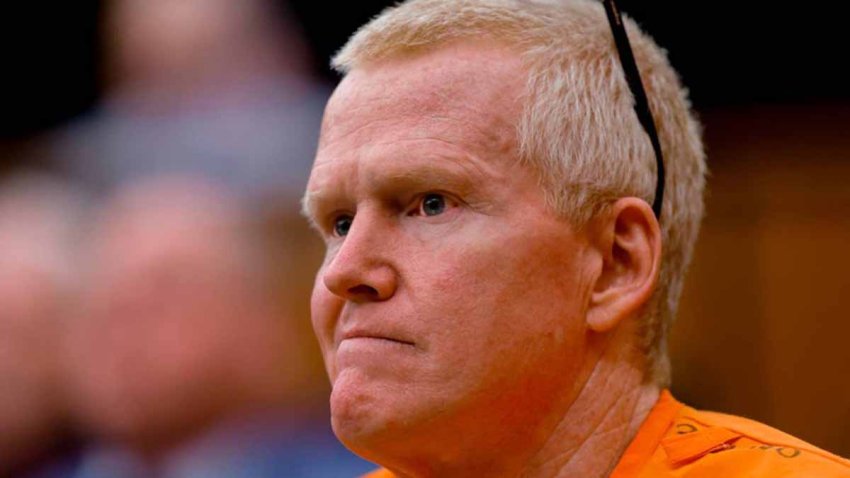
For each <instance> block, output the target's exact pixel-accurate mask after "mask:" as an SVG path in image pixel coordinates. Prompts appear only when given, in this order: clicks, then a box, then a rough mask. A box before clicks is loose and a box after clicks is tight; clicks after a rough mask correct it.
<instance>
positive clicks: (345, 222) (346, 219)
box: [334, 214, 354, 237]
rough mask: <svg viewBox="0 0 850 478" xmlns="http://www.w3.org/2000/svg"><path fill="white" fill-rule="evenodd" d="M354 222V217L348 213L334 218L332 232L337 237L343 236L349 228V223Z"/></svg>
mask: <svg viewBox="0 0 850 478" xmlns="http://www.w3.org/2000/svg"><path fill="white" fill-rule="evenodd" d="M352 222H354V217H353V216H349V215H347V214H346V215H342V216H339V217H337V218H336V219H334V234H336V235H337V236H339V237H343V236H345V235H347V234H348V230H349V229H351V223H352Z"/></svg>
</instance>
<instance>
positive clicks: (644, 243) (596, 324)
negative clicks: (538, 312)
mask: <svg viewBox="0 0 850 478" xmlns="http://www.w3.org/2000/svg"><path fill="white" fill-rule="evenodd" d="M597 219H598V221H596V223H595V224H594V225H593V226H592V227H593V229H594V233H595V234H594V237H595V239H594V240H593V245H594V247H595V248H596V249H597V251H598V252H599V254H600V255H601V258H602V264H601V268H602V269H601V271H599V275H598V277H597V278H596V282H595V283H594V284H593V289H592V293H591V297H590V304H589V308H588V312H587V324H588V327H590V329H591V330H593V331H595V332H607V331H609V330H611V329H613V328H614V327H616V326H617V324H619V323H620V322H621V321H622V320H623V319H625V318H627V317H630V316H632V315H633V314H634V313H635V312H636V311H638V310H639V309H640V308H641V307H642V306H643V305H644V304H646V303H647V302H648V301H649V299H650V297H652V293H653V292H654V291H655V285H656V283H657V281H658V274H659V270H660V267H661V229H660V227H659V225H658V220H657V219H656V218H655V214H654V213H653V212H652V208H651V207H650V206H649V204H647V203H646V202H645V201H644V200H642V199H638V198H634V197H628V198H621V199H619V200H617V201H616V202H615V203H614V204H613V205H612V206H611V208H610V209H609V210H608V211H607V213H603V214H601V215H600V217H599V218H597Z"/></svg>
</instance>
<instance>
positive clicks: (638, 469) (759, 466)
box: [364, 390, 850, 478]
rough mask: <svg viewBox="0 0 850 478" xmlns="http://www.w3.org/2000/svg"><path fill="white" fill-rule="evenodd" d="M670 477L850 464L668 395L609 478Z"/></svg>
mask: <svg viewBox="0 0 850 478" xmlns="http://www.w3.org/2000/svg"><path fill="white" fill-rule="evenodd" d="M668 477H669V478H674V477H675V478H751V477H753V478H754V477H765V478H780V477H782V478H795V477H800V478H839V477H841V478H850V460H845V459H844V458H841V457H838V456H835V455H833V454H831V453H829V452H826V451H824V450H821V449H820V448H817V447H815V446H813V445H810V444H808V443H806V442H804V441H802V440H799V439H797V438H794V437H792V436H790V435H788V434H785V433H782V432H780V431H779V430H776V429H773V428H771V427H769V426H767V425H763V424H761V423H758V422H755V421H752V420H748V419H746V418H741V417H735V416H732V415H724V414H722V413H714V412H704V411H700V410H694V409H693V408H691V407H688V406H686V405H684V404H682V403H679V402H678V401H676V399H675V398H673V396H672V395H670V392H668V391H666V390H665V391H663V392H661V397H660V398H659V400H658V403H656V404H655V407H653V409H652V411H651V412H650V414H649V416H648V417H647V418H646V421H644V423H643V425H641V427H640V430H638V433H637V436H635V438H634V440H633V441H632V443H631V444H630V445H629V446H628V448H626V452H625V453H624V454H623V456H622V458H620V462H619V463H618V464H617V466H616V467H615V468H614V471H613V472H612V473H611V475H610V477H609V478H668ZM364 478H394V475H393V474H392V473H391V472H389V471H387V470H378V471H375V472H373V473H370V474H369V475H366V477H364Z"/></svg>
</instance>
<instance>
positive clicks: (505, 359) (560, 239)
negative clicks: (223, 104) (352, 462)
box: [307, 43, 592, 476]
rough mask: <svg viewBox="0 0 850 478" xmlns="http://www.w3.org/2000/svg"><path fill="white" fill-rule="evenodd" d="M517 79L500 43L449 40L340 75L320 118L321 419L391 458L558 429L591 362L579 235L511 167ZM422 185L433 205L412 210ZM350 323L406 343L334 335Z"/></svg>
mask: <svg viewBox="0 0 850 478" xmlns="http://www.w3.org/2000/svg"><path fill="white" fill-rule="evenodd" d="M524 82H525V73H524V69H523V67H522V65H521V63H520V60H519V58H518V57H517V56H516V55H515V54H513V53H512V52H510V51H506V50H503V49H499V48H493V47H486V46H483V45H475V44H468V43H467V44H457V45H452V46H448V47H442V48H440V49H438V50H436V51H433V52H427V53H424V54H416V55H412V56H410V57H403V58H392V59H390V60H386V61H383V62H380V63H377V64H374V65H369V66H367V67H363V68H358V69H356V70H354V71H353V72H351V73H350V74H349V75H348V76H346V78H345V79H344V80H343V81H342V83H341V84H340V86H339V87H338V88H337V90H336V92H335V93H334V95H333V97H332V99H331V101H330V102H329V104H328V107H327V110H326V113H325V119H324V122H323V126H322V133H321V140H320V145H319V151H318V154H317V157H316V161H315V165H314V168H313V172H312V175H311V178H310V182H309V184H308V187H307V197H308V198H310V199H309V201H314V202H313V203H312V204H311V205H310V206H309V208H310V209H311V211H313V212H314V217H313V219H314V221H315V222H316V223H317V224H318V226H319V227H320V228H321V229H322V230H323V231H324V233H323V234H324V236H325V239H326V241H327V246H328V251H327V256H326V259H325V261H324V264H323V265H322V267H321V269H320V270H319V272H318V274H317V277H316V282H315V287H314V291H313V296H312V310H313V312H312V320H313V326H314V329H315V331H316V335H317V337H318V339H319V343H320V345H321V348H322V352H323V355H324V359H325V363H326V365H327V370H328V374H329V376H330V379H331V382H332V384H333V393H332V396H331V411H332V416H333V419H332V421H333V427H334V430H335V432H336V434H337V435H338V437H339V438H340V439H341V440H342V441H343V442H344V443H345V444H346V445H347V446H349V447H350V448H352V449H353V450H354V451H356V452H357V453H359V454H361V455H363V456H365V457H367V458H370V459H372V460H375V461H379V462H380V463H382V464H384V465H388V466H394V467H395V468H396V469H397V470H402V471H406V472H409V473H410V474H416V475H422V476H425V475H429V476H439V475H441V474H442V473H443V472H444V471H446V470H448V469H450V468H451V467H452V466H453V464H455V463H457V462H458V461H461V460H462V461H464V462H465V463H466V464H467V466H470V464H471V466H472V467H473V468H476V467H477V468H476V469H477V470H478V471H480V472H484V471H485V470H487V469H488V466H491V465H492V464H491V463H489V461H488V460H489V458H487V454H488V453H491V452H492V450H494V449H506V447H515V448H516V449H520V448H522V446H519V445H523V446H524V445H526V444H527V442H529V441H539V440H540V439H541V438H540V437H542V436H544V435H545V434H547V433H549V432H550V431H551V429H552V428H553V427H555V425H556V424H555V422H554V421H553V420H554V419H552V420H550V419H549V418H547V417H559V416H561V414H560V411H563V410H565V409H566V408H568V407H569V404H570V403H572V401H573V400H574V399H575V397H576V395H577V394H578V391H579V390H580V388H581V385H582V384H581V383H577V382H578V381H579V380H580V377H581V376H582V373H583V370H586V368H587V367H588V365H587V364H586V363H585V355H586V354H585V351H586V348H587V347H588V343H587V341H588V338H587V336H588V334H587V331H586V325H585V323H584V319H583V318H584V317H585V312H586V308H587V304H588V300H589V296H590V293H591V291H590V288H591V287H592V286H591V285H590V284H591V282H592V278H591V277H589V273H588V272H587V267H586V265H585V264H586V257H585V253H586V251H587V249H588V245H587V239H586V238H585V237H584V235H583V233H582V232H580V231H576V230H575V229H574V228H572V227H571V226H570V225H569V224H568V223H566V222H565V221H563V220H561V219H559V218H557V217H556V216H555V215H554V214H553V213H552V212H551V211H549V210H548V209H547V208H546V207H545V205H544V198H543V194H542V191H541V189H540V187H539V186H538V179H537V177H536V175H535V174H534V173H533V172H532V171H531V170H530V169H528V168H527V167H526V166H524V165H521V164H519V161H518V158H517V154H516V134H515V127H516V124H517V120H518V118H519V114H520V111H521V108H522V105H521V98H520V95H521V92H522V90H523V84H524ZM422 169H431V170H433V171H436V172H435V173H434V174H433V175H428V177H427V178H426V179H422V180H421V181H420V183H421V184H419V183H415V181H413V182H414V183H415V185H414V186H411V188H409V189H402V190H398V188H394V187H393V186H392V184H393V183H394V181H395V179H394V178H400V177H402V178H403V177H406V172H409V171H419V170H422ZM409 175H410V176H416V177H418V173H410V174H409ZM441 175H445V176H446V180H445V181H443V180H441V179H440V178H441V177H442V176H441ZM449 176H451V177H452V178H453V179H448V178H449ZM458 177H459V178H461V180H460V181H456V179H457V178H458ZM456 184H457V185H456ZM447 185H448V186H447ZM452 188H454V189H456V190H454V189H452ZM433 191H436V192H439V193H441V194H444V195H445V197H446V198H447V202H446V208H445V210H444V211H443V212H442V213H441V214H438V215H434V216H428V215H424V214H422V213H421V212H420V211H421V209H420V206H421V205H419V203H418V202H417V201H420V200H421V198H422V195H424V194H426V193H429V192H433ZM340 211H342V212H344V213H346V214H351V215H353V216H354V220H353V223H352V225H351V228H350V230H349V231H348V234H347V235H346V236H345V237H336V236H334V235H333V229H332V224H333V220H334V217H337V216H335V214H339V213H340ZM352 328H360V329H364V330H367V331H370V332H375V335H383V336H387V337H390V338H393V339H397V340H403V341H404V342H409V343H410V344H407V343H400V342H398V341H391V340H364V339H355V340H343V336H344V333H345V331H346V330H350V329H352ZM447 444H448V445H449V446H447ZM518 459H519V457H518ZM476 460H480V463H477V464H476ZM442 467H445V469H442ZM446 476H447V475H446Z"/></svg>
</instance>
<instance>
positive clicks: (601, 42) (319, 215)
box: [304, 0, 850, 477]
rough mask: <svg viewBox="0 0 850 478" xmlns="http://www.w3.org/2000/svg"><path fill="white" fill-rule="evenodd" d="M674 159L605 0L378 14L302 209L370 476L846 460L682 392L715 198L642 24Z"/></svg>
mask: <svg viewBox="0 0 850 478" xmlns="http://www.w3.org/2000/svg"><path fill="white" fill-rule="evenodd" d="M627 29H628V30H629V37H630V38H631V41H632V46H633V47H634V55H635V58H636V59H637V62H638V64H639V65H640V67H641V76H642V77H643V82H644V85H645V88H646V92H647V95H648V97H649V105H650V107H651V110H652V112H653V114H654V115H655V124H656V125H657V129H658V136H659V137H660V142H661V146H662V147H663V155H664V161H665V162H664V166H665V169H666V186H667V191H666V194H665V195H664V198H663V202H662V203H661V207H662V209H661V211H660V218H656V214H655V213H654V211H653V208H652V207H651V206H650V204H652V203H653V202H654V200H655V199H656V182H657V181H658V179H657V178H658V177H659V176H661V175H660V174H658V173H659V172H657V171H656V163H655V155H654V154H653V153H654V151H653V147H652V145H651V142H650V140H648V139H647V134H646V133H645V132H644V130H643V129H642V127H641V123H639V122H638V117H637V116H636V115H635V111H634V110H633V103H632V102H633V99H632V94H631V93H630V89H629V87H628V86H627V83H626V80H625V77H624V75H623V70H622V68H621V67H620V62H619V60H618V56H617V50H616V49H615V46H614V41H613V39H612V32H611V29H610V27H609V24H608V22H607V21H606V19H605V14H604V13H603V8H602V6H601V5H600V4H597V3H594V2H591V1H580V0H575V1H562V2H551V1H550V2H544V1H537V2H532V1H520V0H513V1H512V0H464V1H439V0H413V1H409V2H406V3H404V4H402V5H400V6H399V7H396V8H394V9H391V10H388V11H386V12H384V13H383V14H382V15H381V16H379V17H378V18H376V19H375V20H373V21H372V22H371V23H369V24H368V25H367V26H365V27H363V28H362V29H361V30H360V31H359V32H358V33H357V34H355V35H354V37H353V38H352V39H351V40H350V41H349V43H348V44H347V45H346V46H345V47H344V48H343V49H342V50H341V52H340V53H339V54H338V55H337V57H336V58H335V59H334V65H335V66H336V67H337V68H338V69H339V70H340V71H342V72H344V73H346V76H345V78H344V79H343V81H342V82H341V84H340V85H339V87H338V88H337V90H336V91H335V93H334V95H333V97H332V98H331V100H330V102H329V104H328V106H327V109H326V112H325V118H324V121H323V126H322V131H321V139H320V143H319V150H318V153H317V157H316V161H315V164H314V167H313V172H312V175H311V178H310V181H309V184H308V186H307V192H306V195H305V199H304V202H305V210H306V212H307V214H308V216H309V217H310V219H311V221H312V222H313V223H314V225H315V226H316V228H317V229H318V230H319V231H320V233H321V234H322V236H323V238H324V239H325V241H326V244H327V255H326V259H325V262H324V264H323V265H322V267H321V269H320V271H319V273H318V276H317V279H316V283H315V286H314V292H313V298H312V306H313V325H314V328H315V331H316V334H317V336H318V338H319V342H320V344H321V346H322V350H323V354H324V358H325V362H326V366H327V370H328V373H329V375H330V378H331V381H332V383H333V393H332V396H331V411H332V422H333V427H334V430H335V432H336V434H337V436H338V437H339V438H340V440H342V441H343V442H344V443H345V444H346V445H347V446H348V447H349V448H351V449H352V450H354V451H355V452H357V453H358V454H360V455H362V456H364V457H366V458H368V459H370V460H372V461H375V462H377V463H380V464H381V465H383V466H384V467H385V469H384V470H381V471H379V472H376V474H375V476H411V477H426V476H439V477H451V476H506V477H510V476H525V477H551V476H559V477H573V476H576V477H602V476H615V477H625V476H647V477H648V476H652V477H655V476H662V477H666V476H700V477H701V476H724V477H727V476H754V475H755V474H756V473H758V475H759V476H787V475H788V474H789V473H800V472H802V473H804V474H809V475H810V476H848V475H850V465H848V463H847V462H846V461H844V460H842V459H840V458H838V457H835V456H832V455H829V454H828V453H826V452H823V451H821V450H818V449H816V448H814V447H812V446H810V445H808V444H805V443H803V442H801V441H799V440H796V439H794V438H792V437H789V436H787V435H784V434H782V433H780V432H778V431H775V430H773V429H770V428H768V427H765V426H763V425H759V424H756V423H753V422H749V421H746V420H744V419H739V418H735V417H728V416H723V415H716V414H710V413H705V412H697V411H695V410H693V409H690V408H688V407H685V406H684V405H682V404H680V403H678V402H676V401H675V400H674V399H673V398H672V396H670V394H669V393H668V392H667V391H666V390H665V387H666V385H667V383H668V381H669V362H668V359H667V355H666V350H665V340H666V335H667V330H668V328H669V324H670V322H671V320H672V318H673V316H674V313H675V310H676V302H677V299H678V296H679V292H680V290H681V286H682V280H683V276H684V272H685V269H686V267H687V264H688V260H689V258H690V254H691V250H692V247H693V243H694V241H695V239H696V235H697V230H698V226H699V221H700V218H701V216H702V191H703V185H704V174H705V161H704V152H703V148H702V144H701V140H700V128H699V125H698V123H697V122H696V121H695V120H694V118H693V116H692V114H691V113H690V112H689V104H688V101H687V98H686V95H685V93H684V90H683V88H682V87H681V86H680V84H679V81H678V78H677V76H676V74H675V72H674V71H673V70H672V69H671V67H670V66H669V64H668V63H667V60H666V58H665V56H664V54H663V52H662V50H660V49H659V48H658V47H657V46H656V45H655V44H654V43H653V42H652V41H651V40H650V39H649V38H648V37H646V36H645V35H643V34H642V33H641V32H640V31H639V30H638V28H637V27H636V26H635V25H634V24H633V23H631V22H627Z"/></svg>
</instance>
